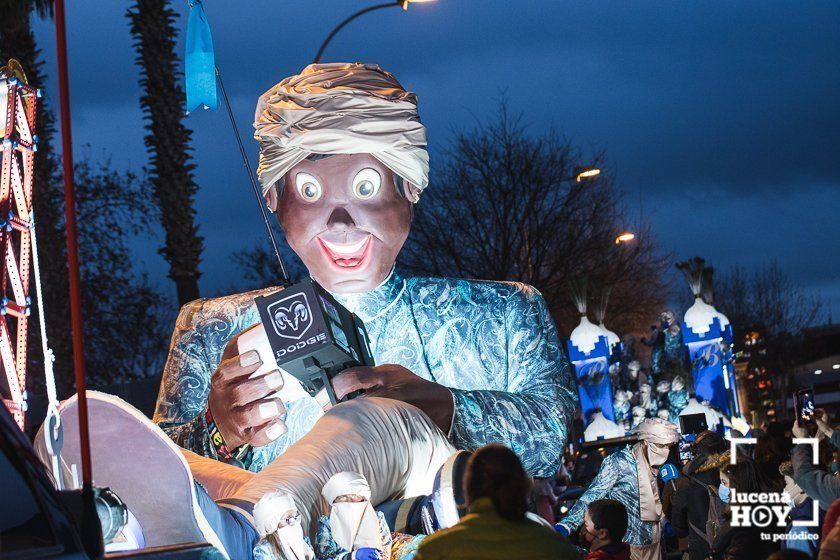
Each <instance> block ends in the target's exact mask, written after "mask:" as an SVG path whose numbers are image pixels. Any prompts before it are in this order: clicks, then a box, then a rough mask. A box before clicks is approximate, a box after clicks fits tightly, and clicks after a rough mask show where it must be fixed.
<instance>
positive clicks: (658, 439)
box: [633, 418, 680, 542]
mask: <svg viewBox="0 0 840 560" xmlns="http://www.w3.org/2000/svg"><path fill="white" fill-rule="evenodd" d="M636 434H638V436H639V439H640V440H643V441H647V442H649V443H655V444H658V445H673V444H675V443H677V442H678V441H679V440H680V435H679V433H678V432H677V427H676V426H675V425H674V424H672V423H671V422H668V421H666V420H663V419H661V418H648V419H646V420H644V421H643V422H641V423H640V424H639V425H638V426H636ZM633 457H634V458H635V459H636V476H637V477H638V481H639V513H640V514H641V515H640V517H641V519H642V521H652V522H656V524H657V525H656V526H657V528H658V527H659V525H658V524H659V520H660V519H661V518H662V502H661V501H660V500H659V486H658V484H657V482H656V474H655V473H654V472H653V469H652V468H651V465H650V463H649V462H648V458H647V454H646V453H644V452H643V451H642V446H641V444H636V445H635V446H634V447H633ZM654 539H655V540H654V542H658V541H659V534H658V531H655V532H654Z"/></svg>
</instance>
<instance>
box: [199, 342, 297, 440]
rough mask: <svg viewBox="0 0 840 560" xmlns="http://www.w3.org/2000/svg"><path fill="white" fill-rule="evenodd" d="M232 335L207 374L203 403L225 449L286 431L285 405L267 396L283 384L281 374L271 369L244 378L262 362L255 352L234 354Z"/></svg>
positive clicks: (272, 438) (272, 437) (270, 438)
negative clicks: (206, 397)
mask: <svg viewBox="0 0 840 560" xmlns="http://www.w3.org/2000/svg"><path fill="white" fill-rule="evenodd" d="M236 348H237V345H236V338H234V339H233V340H231V341H229V342H228V344H227V346H226V347H225V353H224V354H223V355H222V362H221V363H220V364H219V367H218V368H216V371H215V372H213V375H212V376H211V377H210V396H209V397H208V399H207V406H208V407H209V408H210V413H211V414H212V415H213V419H214V420H215V421H216V425H217V426H218V428H219V431H220V432H221V433H222V437H224V438H225V443H226V444H227V446H228V448H229V449H231V450H233V449H236V448H237V447H239V446H241V445H244V444H246V443H247V444H250V445H253V446H254V447H259V446H261V445H266V444H268V443H271V442H272V441H274V440H275V439H277V438H278V437H280V436H281V435H283V434H285V433H286V429H287V428H286V423H285V422H284V421H283V419H284V417H285V416H286V407H285V406H283V403H282V402H281V401H280V399H274V398H269V396H270V395H272V394H274V393H276V392H277V391H279V390H280V389H281V388H282V387H283V376H282V374H281V373H280V372H279V371H273V372H271V373H268V374H267V375H263V376H260V377H257V378H254V379H249V378H248V377H249V376H250V375H251V374H252V373H254V372H255V371H257V369H258V368H259V367H260V366H261V365H262V362H261V361H260V356H259V353H258V352H257V351H256V350H250V351H248V352H245V353H244V354H242V355H239V354H238V353H237V349H236Z"/></svg>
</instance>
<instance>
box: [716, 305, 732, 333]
mask: <svg viewBox="0 0 840 560" xmlns="http://www.w3.org/2000/svg"><path fill="white" fill-rule="evenodd" d="M715 311H717V309H715ZM717 318H718V321H720V330H724V329H726V327H728V326H729V317H727V316H726V315H724V314H723V313H721V312H720V311H717Z"/></svg>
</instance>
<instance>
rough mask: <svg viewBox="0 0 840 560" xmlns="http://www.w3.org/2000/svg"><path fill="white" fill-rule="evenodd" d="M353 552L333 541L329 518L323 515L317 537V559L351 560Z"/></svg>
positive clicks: (319, 520) (319, 522)
mask: <svg viewBox="0 0 840 560" xmlns="http://www.w3.org/2000/svg"><path fill="white" fill-rule="evenodd" d="M352 556H353V553H352V552H348V551H346V550H344V549H343V548H341V547H340V546H338V543H336V542H335V541H334V540H333V537H332V530H331V529H330V522H329V518H328V517H327V516H326V515H322V516H321V517H320V519H318V533H317V534H316V535H315V558H317V559H318V560H350V559H351V557H352Z"/></svg>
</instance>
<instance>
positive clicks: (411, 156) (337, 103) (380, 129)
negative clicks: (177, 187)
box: [254, 62, 429, 194]
mask: <svg viewBox="0 0 840 560" xmlns="http://www.w3.org/2000/svg"><path fill="white" fill-rule="evenodd" d="M254 129H255V132H254V138H256V139H257V141H259V143H260V163H259V167H258V168H257V175H258V176H259V178H260V182H261V183H262V187H263V194H266V193H267V192H268V190H269V188H270V187H271V186H272V185H273V184H274V183H276V182H277V181H278V180H280V179H281V178H282V177H283V175H285V174H286V173H287V172H288V171H289V170H290V169H291V168H292V167H294V166H295V165H297V164H298V163H299V162H301V161H303V160H304V159H306V157H307V156H309V155H311V154H371V155H372V156H373V157H375V158H376V159H378V160H379V161H381V162H382V163H383V164H384V165H385V166H387V167H388V168H389V169H390V170H391V171H393V172H394V173H396V174H397V175H399V176H400V177H402V178H403V179H405V180H406V181H408V182H410V183H411V184H412V185H414V186H415V187H416V188H418V189H420V190H422V189H424V188H426V186H428V184H429V154H428V153H427V152H426V128H425V127H424V126H423V124H422V123H421V122H420V117H419V115H418V114H417V96H416V95H415V94H414V93H411V92H408V91H405V89H403V87H402V86H401V85H400V83H399V82H398V81H397V80H396V79H395V78H394V76H392V75H391V74H390V73H388V72H386V71H384V70H382V69H381V68H379V66H377V65H375V64H361V63H358V62H354V63H329V64H310V65H309V66H307V67H306V68H304V69H303V72H301V73H300V74H298V75H296V76H291V77H288V78H286V79H284V80H283V81H282V82H280V83H279V84H277V85H275V86H274V87H272V88H271V89H269V90H268V91H267V92H265V93H264V94H263V95H262V96H260V99H259V101H258V102H257V110H256V113H255V115H254Z"/></svg>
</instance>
